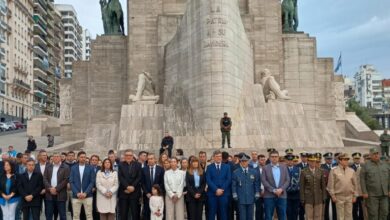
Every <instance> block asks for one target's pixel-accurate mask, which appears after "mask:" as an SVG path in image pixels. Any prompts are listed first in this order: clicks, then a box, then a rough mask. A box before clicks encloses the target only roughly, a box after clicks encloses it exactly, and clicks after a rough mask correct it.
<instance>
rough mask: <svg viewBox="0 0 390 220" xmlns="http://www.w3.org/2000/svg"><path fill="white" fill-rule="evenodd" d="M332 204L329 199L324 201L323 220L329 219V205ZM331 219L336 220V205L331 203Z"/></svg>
mask: <svg viewBox="0 0 390 220" xmlns="http://www.w3.org/2000/svg"><path fill="white" fill-rule="evenodd" d="M330 202H332V201H331V199H330V198H327V199H326V200H325V210H324V220H330V219H329V208H330V207H329V203H330ZM332 219H333V220H337V212H336V203H334V202H332Z"/></svg>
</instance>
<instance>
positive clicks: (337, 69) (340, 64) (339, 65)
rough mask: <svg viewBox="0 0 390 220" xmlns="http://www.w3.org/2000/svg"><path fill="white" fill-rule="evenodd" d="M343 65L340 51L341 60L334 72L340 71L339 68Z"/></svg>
mask: <svg viewBox="0 0 390 220" xmlns="http://www.w3.org/2000/svg"><path fill="white" fill-rule="evenodd" d="M341 66H342V62H341V53H340V56H339V60H338V61H337V66H336V68H335V69H334V72H335V73H337V72H338V71H339V69H340V68H341Z"/></svg>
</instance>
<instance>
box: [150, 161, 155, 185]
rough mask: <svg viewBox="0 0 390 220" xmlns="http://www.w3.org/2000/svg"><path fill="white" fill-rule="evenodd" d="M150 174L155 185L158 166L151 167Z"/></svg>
mask: <svg viewBox="0 0 390 220" xmlns="http://www.w3.org/2000/svg"><path fill="white" fill-rule="evenodd" d="M149 173H150V181H151V183H152V184H153V183H154V179H155V176H156V175H155V174H156V165H154V166H149Z"/></svg>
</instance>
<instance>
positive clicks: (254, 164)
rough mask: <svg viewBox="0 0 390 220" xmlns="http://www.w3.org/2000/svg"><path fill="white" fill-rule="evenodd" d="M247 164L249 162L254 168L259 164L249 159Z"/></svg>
mask: <svg viewBox="0 0 390 220" xmlns="http://www.w3.org/2000/svg"><path fill="white" fill-rule="evenodd" d="M249 164H250V165H251V166H252V167H253V168H255V169H256V168H257V167H258V166H259V164H258V163H257V161H253V160H251V161H250V162H249Z"/></svg>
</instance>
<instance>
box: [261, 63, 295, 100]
mask: <svg viewBox="0 0 390 220" xmlns="http://www.w3.org/2000/svg"><path fill="white" fill-rule="evenodd" d="M260 84H261V85H263V93H264V98H265V101H266V102H268V101H269V100H275V99H283V100H289V99H291V98H290V97H289V96H288V91H287V90H281V89H280V86H279V84H278V82H276V80H275V78H274V76H272V74H271V71H269V69H264V70H263V71H262V72H261V80H260Z"/></svg>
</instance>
